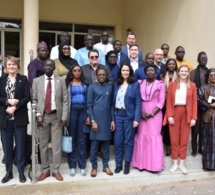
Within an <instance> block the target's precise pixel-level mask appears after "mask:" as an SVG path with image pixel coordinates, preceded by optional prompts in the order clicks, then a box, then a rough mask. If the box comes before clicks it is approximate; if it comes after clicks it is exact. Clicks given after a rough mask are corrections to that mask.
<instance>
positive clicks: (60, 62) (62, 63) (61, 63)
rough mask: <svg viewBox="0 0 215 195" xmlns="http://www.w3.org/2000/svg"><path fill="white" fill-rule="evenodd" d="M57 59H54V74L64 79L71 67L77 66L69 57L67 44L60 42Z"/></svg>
mask: <svg viewBox="0 0 215 195" xmlns="http://www.w3.org/2000/svg"><path fill="white" fill-rule="evenodd" d="M58 50H59V56H58V59H55V60H54V61H55V67H56V68H55V71H54V74H56V75H58V76H60V77H63V78H66V76H67V75H68V73H69V71H70V70H71V68H72V66H73V65H77V64H78V62H77V61H76V60H75V59H73V58H71V57H70V45H69V43H67V42H62V43H61V44H60V45H59V47H58Z"/></svg>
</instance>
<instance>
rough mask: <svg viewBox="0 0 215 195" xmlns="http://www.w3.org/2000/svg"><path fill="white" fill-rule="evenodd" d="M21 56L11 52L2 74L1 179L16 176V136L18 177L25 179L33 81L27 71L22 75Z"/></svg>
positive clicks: (0, 79)
mask: <svg viewBox="0 0 215 195" xmlns="http://www.w3.org/2000/svg"><path fill="white" fill-rule="evenodd" d="M19 72H20V65H19V62H18V60H17V59H16V58H15V57H13V56H11V57H8V59H7V60H6V62H5V73H6V74H5V75H4V76H3V77H1V78H0V118H1V120H0V129H1V135H2V142H3V146H4V150H5V167H6V172H7V173H6V175H5V177H3V179H2V180H1V182H2V183H6V182H8V181H9V180H10V179H12V178H13V159H14V158H13V157H14V156H13V155H14V154H13V139H15V144H16V166H17V169H18V172H19V181H20V182H21V183H24V182H26V178H25V175H24V168H25V140H26V134H27V124H28V109H27V104H28V102H29V100H30V85H29V82H28V79H27V77H26V76H24V75H20V74H19Z"/></svg>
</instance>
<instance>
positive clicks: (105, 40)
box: [94, 31, 113, 55]
mask: <svg viewBox="0 0 215 195" xmlns="http://www.w3.org/2000/svg"><path fill="white" fill-rule="evenodd" d="M94 48H96V49H100V50H102V51H103V53H104V55H106V54H107V52H109V51H111V50H113V45H112V44H110V43H109V34H108V32H107V31H103V32H102V33H101V42H100V43H96V44H95V45H94Z"/></svg>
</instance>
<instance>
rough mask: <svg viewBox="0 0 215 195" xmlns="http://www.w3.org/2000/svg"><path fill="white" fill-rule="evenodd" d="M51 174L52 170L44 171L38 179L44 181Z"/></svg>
mask: <svg viewBox="0 0 215 195" xmlns="http://www.w3.org/2000/svg"><path fill="white" fill-rule="evenodd" d="M49 176H50V171H48V172H46V173H42V174H41V175H40V176H39V177H38V178H37V181H42V180H44V179H45V178H46V177H49Z"/></svg>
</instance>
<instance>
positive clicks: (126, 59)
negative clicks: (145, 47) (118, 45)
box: [118, 52, 129, 67]
mask: <svg viewBox="0 0 215 195" xmlns="http://www.w3.org/2000/svg"><path fill="white" fill-rule="evenodd" d="M119 54H120V61H119V64H118V66H119V67H120V66H121V65H122V64H123V63H124V62H128V61H129V58H128V55H125V54H124V53H122V52H119Z"/></svg>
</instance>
